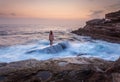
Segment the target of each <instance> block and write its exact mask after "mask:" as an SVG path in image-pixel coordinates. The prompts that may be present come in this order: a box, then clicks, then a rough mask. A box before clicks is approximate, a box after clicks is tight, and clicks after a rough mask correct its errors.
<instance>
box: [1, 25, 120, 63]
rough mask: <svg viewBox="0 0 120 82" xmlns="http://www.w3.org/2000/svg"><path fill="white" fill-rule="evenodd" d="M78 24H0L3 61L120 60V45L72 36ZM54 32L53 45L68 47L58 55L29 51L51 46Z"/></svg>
mask: <svg viewBox="0 0 120 82" xmlns="http://www.w3.org/2000/svg"><path fill="white" fill-rule="evenodd" d="M79 27H81V26H79V25H47V24H46V25H45V24H0V62H14V61H20V60H26V59H37V60H47V59H51V58H64V57H76V56H80V57H97V58H102V59H105V60H111V61H115V60H116V59H118V58H119V57H120V44H118V43H110V42H106V41H102V40H94V39H92V38H91V37H87V36H78V35H75V34H73V33H71V31H72V30H76V29H78V28H79ZM50 30H52V31H53V33H54V38H55V40H54V45H58V44H59V43H64V44H66V45H67V48H66V49H65V50H63V51H60V52H57V53H53V54H50V53H43V52H37V51H36V52H34V53H31V54H27V53H26V52H28V51H30V50H38V49H44V48H46V47H50V45H49V40H48V35H49V31H50Z"/></svg>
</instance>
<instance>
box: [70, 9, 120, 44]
mask: <svg viewBox="0 0 120 82" xmlns="http://www.w3.org/2000/svg"><path fill="white" fill-rule="evenodd" d="M72 33H75V34H78V35H82V36H90V37H92V38H93V39H101V40H105V41H109V42H117V43H120V10H119V11H117V12H112V13H108V14H106V15H105V19H93V20H90V21H87V22H86V25H85V26H84V28H79V29H78V30H75V31H72Z"/></svg>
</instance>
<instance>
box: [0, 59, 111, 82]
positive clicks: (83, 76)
mask: <svg viewBox="0 0 120 82" xmlns="http://www.w3.org/2000/svg"><path fill="white" fill-rule="evenodd" d="M112 63H113V62H110V61H106V60H103V59H98V58H84V57H82V58H81V57H73V58H58V59H49V60H46V61H38V60H35V59H30V60H24V61H18V62H11V63H8V64H7V65H6V66H3V67H0V82H66V81H67V82H83V81H86V82H87V80H88V79H89V78H91V77H92V76H93V75H94V74H95V73H96V72H101V73H104V70H106V69H107V68H108V67H110V65H111V64H112Z"/></svg>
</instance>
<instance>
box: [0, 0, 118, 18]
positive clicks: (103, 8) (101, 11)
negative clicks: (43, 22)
mask: <svg viewBox="0 0 120 82" xmlns="http://www.w3.org/2000/svg"><path fill="white" fill-rule="evenodd" d="M118 10H120V0H0V20H4V19H17V18H22V19H24V18H28V19H29V18H32V19H52V20H53V19H60V20H84V19H85V20H86V19H93V18H104V16H105V14H106V13H109V12H113V11H118Z"/></svg>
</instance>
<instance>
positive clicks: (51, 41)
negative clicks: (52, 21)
mask: <svg viewBox="0 0 120 82" xmlns="http://www.w3.org/2000/svg"><path fill="white" fill-rule="evenodd" d="M49 40H50V45H51V46H52V44H53V40H54V35H53V32H52V31H50V33H49Z"/></svg>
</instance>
